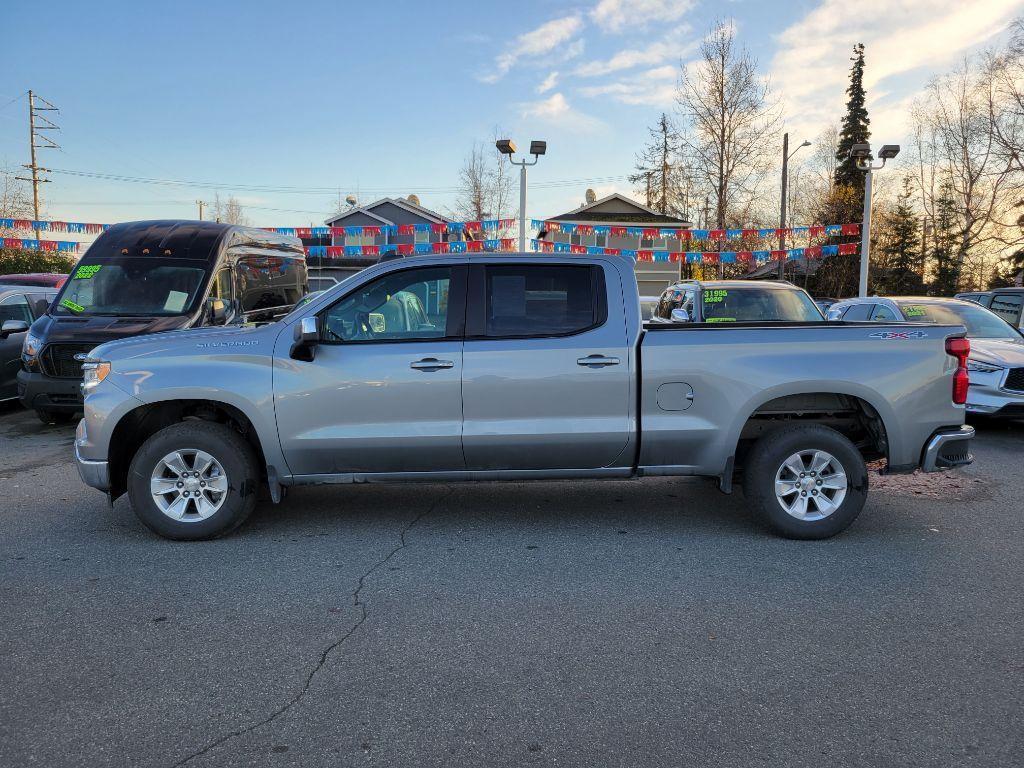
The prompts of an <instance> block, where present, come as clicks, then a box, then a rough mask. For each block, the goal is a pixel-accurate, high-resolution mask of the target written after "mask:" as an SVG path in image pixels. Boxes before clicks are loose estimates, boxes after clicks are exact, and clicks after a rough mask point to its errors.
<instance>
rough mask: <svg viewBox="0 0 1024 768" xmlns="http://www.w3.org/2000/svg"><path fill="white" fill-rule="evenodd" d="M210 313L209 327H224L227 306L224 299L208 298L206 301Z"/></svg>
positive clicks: (226, 317)
mask: <svg viewBox="0 0 1024 768" xmlns="http://www.w3.org/2000/svg"><path fill="white" fill-rule="evenodd" d="M206 305H207V307H208V308H209V312H210V325H224V323H226V322H227V319H228V305H227V304H225V303H224V299H214V298H210V299H207V300H206Z"/></svg>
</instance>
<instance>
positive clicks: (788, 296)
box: [702, 287, 824, 323]
mask: <svg viewBox="0 0 1024 768" xmlns="http://www.w3.org/2000/svg"><path fill="white" fill-rule="evenodd" d="M702 301H703V305H702V308H703V317H704V322H706V323H742V322H756V321H759V320H771V321H779V320H781V321H788V322H808V321H821V320H823V319H824V318H823V317H822V315H821V312H819V311H818V308H817V306H815V304H814V302H813V301H812V300H811V297H810V296H808V295H807V294H806V293H804V292H803V291H800V290H785V289H779V288H746V287H743V288H705V289H704V292H703V297H702Z"/></svg>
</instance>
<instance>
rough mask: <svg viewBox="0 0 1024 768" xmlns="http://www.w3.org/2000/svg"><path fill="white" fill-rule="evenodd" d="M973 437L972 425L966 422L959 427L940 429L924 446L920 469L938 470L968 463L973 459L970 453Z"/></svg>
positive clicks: (927, 470) (926, 470)
mask: <svg viewBox="0 0 1024 768" xmlns="http://www.w3.org/2000/svg"><path fill="white" fill-rule="evenodd" d="M973 438H974V427H970V426H968V425H966V424H964V425H963V426H961V427H960V428H959V429H940V430H939V431H938V432H936V433H935V434H934V435H932V436H931V437H930V438H929V439H928V442H927V443H926V444H925V446H924V452H923V453H922V456H921V469H923V470H924V471H925V472H938V471H939V470H943V469H951V468H953V467H962V466H965V465H967V464H970V463H971V462H973V461H974V456H972V455H971V440H972V439H973Z"/></svg>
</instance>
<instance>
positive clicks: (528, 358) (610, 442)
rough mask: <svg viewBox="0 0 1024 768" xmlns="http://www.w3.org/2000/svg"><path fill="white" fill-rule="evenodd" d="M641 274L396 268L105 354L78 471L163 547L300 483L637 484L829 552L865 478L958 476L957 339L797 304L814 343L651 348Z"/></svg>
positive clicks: (672, 338)
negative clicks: (738, 512) (696, 484)
mask: <svg viewBox="0 0 1024 768" xmlns="http://www.w3.org/2000/svg"><path fill="white" fill-rule="evenodd" d="M633 267H634V265H633V263H632V262H631V261H630V260H627V259H624V258H620V257H617V256H589V255H587V256H565V257H562V258H559V256H558V255H555V254H543V255H539V254H530V255H527V254H512V255H508V254H504V255H503V254H473V255H472V256H471V257H470V256H461V255H426V256H411V257H408V258H406V259H403V260H401V261H392V262H386V263H382V264H377V265H374V266H372V267H369V268H368V269H366V270H364V271H363V272H361V273H360V274H359V275H357V276H355V277H353V278H350V279H349V280H348V281H347V282H346V283H344V284H339V285H338V286H336V287H335V288H332V289H331V290H329V291H327V292H325V293H324V294H322V295H320V296H318V297H316V299H315V300H314V301H311V302H310V303H308V304H306V305H304V306H302V307H298V308H297V309H295V310H294V311H293V312H291V313H290V314H289V315H288V316H287V317H285V318H283V319H282V320H280V321H278V322H274V323H271V324H266V325H262V326H256V327H242V328H205V329H201V330H200V329H197V330H186V331H174V332H171V333H164V334H161V335H160V336H158V337H152V336H151V337H145V336H142V337H137V338H133V339H125V340H123V341H115V342H111V343H108V344H103V345H101V346H99V347H97V348H96V349H94V350H92V352H91V353H90V354H89V358H88V359H87V360H86V361H85V365H84V370H85V381H84V384H83V389H84V391H85V393H86V395H85V418H84V419H83V420H82V421H81V422H80V423H79V425H78V431H77V433H76V438H75V455H76V460H77V465H78V468H79V471H80V473H81V476H82V478H83V480H84V481H85V482H86V483H87V484H89V485H90V486H92V487H94V488H98V489H99V490H101V491H104V492H106V493H108V494H109V495H110V497H111V498H112V499H113V498H116V497H118V496H121V495H122V494H124V493H126V492H127V493H128V495H129V498H130V499H131V505H132V508H133V509H134V510H135V512H136V514H137V515H138V516H139V518H140V519H141V520H142V521H143V523H145V524H146V525H147V526H149V527H150V528H151V529H152V530H154V531H156V532H157V533H159V534H160V535H163V536H167V537H169V538H174V539H205V538H210V537H213V536H218V535H221V534H224V533H227V532H229V531H231V530H232V529H234V528H235V527H236V526H238V525H240V524H241V523H242V521H243V520H244V519H245V518H246V516H247V515H248V514H249V513H250V512H251V510H252V509H253V506H254V504H255V500H256V494H257V489H258V487H259V486H261V485H265V486H267V487H268V488H269V492H270V495H271V498H272V499H274V500H275V501H279V500H280V499H281V498H282V493H283V490H284V489H285V488H288V487H290V486H297V485H305V484H312V483H318V484H319V483H357V482H381V481H400V480H425V479H432V480H438V481H445V482H450V481H461V480H516V481H521V480H527V479H544V480H552V479H557V478H573V479H579V478H630V477H646V476H651V475H654V476H665V475H676V476H691V475H704V476H710V477H714V478H717V480H718V483H719V487H720V488H721V489H722V490H723V491H726V492H728V491H730V490H731V489H732V487H733V482H734V477H739V478H742V483H743V487H744V496H745V498H746V500H747V503H748V504H749V505H750V506H751V507H752V508H753V509H754V510H755V511H756V512H757V513H759V514H760V515H761V516H762V517H763V519H765V520H766V521H767V522H768V523H769V524H770V525H771V526H772V527H773V528H774V529H775V530H776V531H778V532H779V533H781V534H783V535H786V536H791V537H795V538H824V537H827V536H832V535H834V534H836V533H838V532H839V531H841V530H843V529H844V528H846V527H847V526H848V525H849V524H850V523H851V522H852V521H853V520H854V518H856V517H857V515H858V514H859V512H860V509H861V507H862V506H863V504H864V500H865V498H866V495H867V486H868V476H867V470H866V467H865V460H874V459H885V460H887V462H888V469H889V471H891V472H907V471H912V470H914V469H917V468H918V467H921V468H923V469H924V470H925V471H929V472H930V471H934V470H937V469H941V468H945V467H952V466H958V465H961V464H966V463H969V462H970V461H971V457H970V452H969V442H970V439H971V437H972V435H973V429H972V428H971V427H968V426H965V425H964V424H963V421H964V408H963V399H964V397H966V383H967V374H966V370H965V368H964V366H965V365H966V362H967V352H968V347H969V342H968V341H967V340H966V339H964V338H963V335H964V328H963V326H960V325H944V326H929V327H928V328H927V329H926V330H922V331H921V332H920V333H915V334H905V333H903V332H902V330H903V328H904V326H901V325H895V324H894V325H889V326H886V325H879V326H876V325H872V324H867V323H842V324H827V323H824V322H822V321H821V318H820V316H819V315H818V311H817V309H816V308H814V306H813V303H810V299H809V298H806V301H807V302H808V303H810V306H809V307H808V308H807V309H806V314H805V316H806V317H807V318H808V320H807V321H806V322H793V323H788V324H784V325H781V324H778V323H763V322H742V321H740V320H737V321H736V322H729V323H721V324H699V323H698V324H693V323H679V324H669V323H664V324H657V323H651V324H647V325H646V326H644V325H643V324H642V323H641V321H640V307H639V296H638V295H637V288H636V280H635V278H634V273H633ZM711 290H717V289H711ZM721 290H729V289H721ZM750 290H752V291H758V290H760V291H774V290H776V289H773V288H771V287H765V286H763V285H762V286H761V287H760V288H758V287H756V286H755V287H752V288H751V289H750ZM779 292H781V291H779ZM796 301H798V302H799V301H800V300H799V298H798V299H796ZM712 303H714V302H712ZM723 303H724V300H723ZM744 307H745V304H743V303H742V302H740V303H739V304H738V305H737V309H738V310H739V309H743V308H744ZM879 331H882V332H883V333H880V332H879ZM641 361H642V365H641Z"/></svg>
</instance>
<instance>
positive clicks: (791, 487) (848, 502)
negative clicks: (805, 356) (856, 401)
mask: <svg viewBox="0 0 1024 768" xmlns="http://www.w3.org/2000/svg"><path fill="white" fill-rule="evenodd" d="M743 494H744V496H745V497H746V498H747V499H748V500H749V501H750V502H751V504H752V505H753V507H754V510H755V511H756V513H757V514H758V515H760V517H761V518H762V519H763V520H764V521H765V522H766V523H767V524H768V525H769V526H771V527H772V528H773V529H774V530H775V531H776V532H777V533H780V534H782V535H783V536H786V537H787V538H791V539H827V538H828V537H830V536H835V535H836V534H837V533H839V532H840V531H843V530H845V529H846V528H847V527H848V526H849V525H850V524H851V523H852V522H853V521H854V520H856V519H857V515H859V514H860V511H861V509H862V508H863V507H864V502H865V501H866V500H867V495H868V471H867V467H866V466H865V464H864V457H863V456H861V455H860V451H858V450H857V448H856V446H855V445H854V444H853V443H851V442H850V441H849V440H848V439H847V438H846V437H844V436H843V435H841V434H840V433H839V432H836V431H835V430H834V429H831V428H829V427H824V426H821V425H820V424H803V425H794V426H787V427H781V428H779V429H776V430H773V431H772V432H769V433H768V434H766V435H764V436H762V437H761V439H759V440H758V441H757V442H756V443H754V446H753V447H752V448H751V449H750V453H749V454H748V455H747V460H746V468H745V470H744V476H743Z"/></svg>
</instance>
